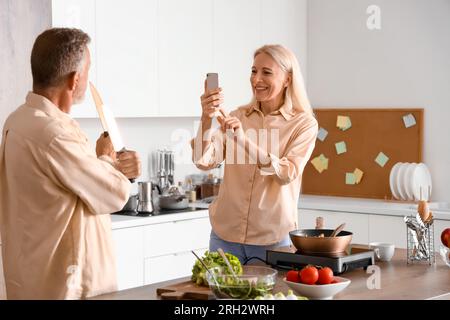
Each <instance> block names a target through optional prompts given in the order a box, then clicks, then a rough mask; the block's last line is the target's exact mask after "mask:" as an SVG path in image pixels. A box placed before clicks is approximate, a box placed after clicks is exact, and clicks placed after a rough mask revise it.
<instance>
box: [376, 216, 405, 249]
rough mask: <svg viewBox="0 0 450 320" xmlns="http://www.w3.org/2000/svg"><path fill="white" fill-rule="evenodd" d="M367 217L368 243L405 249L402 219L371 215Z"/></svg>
mask: <svg viewBox="0 0 450 320" xmlns="http://www.w3.org/2000/svg"><path fill="white" fill-rule="evenodd" d="M368 216H369V240H370V242H387V243H393V244H394V245H395V247H396V248H406V224H405V222H404V221H403V217H396V216H385V215H376V214H371V215H368Z"/></svg>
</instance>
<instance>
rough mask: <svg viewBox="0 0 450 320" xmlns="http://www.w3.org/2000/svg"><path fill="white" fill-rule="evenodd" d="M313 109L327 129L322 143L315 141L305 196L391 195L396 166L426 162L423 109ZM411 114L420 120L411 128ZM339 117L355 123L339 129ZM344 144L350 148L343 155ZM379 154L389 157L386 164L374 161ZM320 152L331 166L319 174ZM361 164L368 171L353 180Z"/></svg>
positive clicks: (384, 197)
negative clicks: (316, 163) (350, 181)
mask: <svg viewBox="0 0 450 320" xmlns="http://www.w3.org/2000/svg"><path fill="white" fill-rule="evenodd" d="M314 113H315V115H316V118H317V121H318V122H319V128H324V129H325V130H326V131H327V132H328V133H327V135H326V137H325V139H324V140H323V141H321V140H319V139H317V141H316V147H315V149H314V151H313V154H312V156H311V159H310V161H309V162H308V164H307V165H306V167H305V171H304V173H303V181H302V194H312V195H327V196H344V197H359V198H376V199H392V193H391V190H390V185H389V175H390V172H391V169H392V167H393V166H394V165H395V164H396V163H397V162H421V161H422V141H423V109H417V108H416V109H315V110H314ZM408 115H412V116H413V117H414V120H415V124H413V125H408V127H407V125H406V123H405V122H404V121H405V120H404V117H405V116H408ZM338 116H341V117H342V116H343V117H348V118H349V119H350V120H351V127H350V128H348V129H345V130H342V128H338V127H337V118H338ZM409 117H410V116H409ZM339 142H344V143H345V147H346V151H345V152H343V153H340V154H338V151H339V152H342V149H341V150H338V149H339V148H336V143H339ZM380 152H382V153H383V154H384V155H385V156H386V157H387V158H388V160H387V162H385V164H384V166H383V167H382V166H380V165H379V164H378V163H377V162H376V161H375V159H377V157H378V155H379V154H380ZM321 155H323V156H324V157H325V158H326V159H328V167H327V169H325V170H323V171H322V172H321V173H319V171H318V170H317V168H316V167H315V166H314V165H313V164H312V162H311V161H312V160H313V159H314V158H316V157H319V156H321ZM385 160H386V158H385ZM356 168H358V169H359V170H361V171H362V172H363V175H362V178H361V179H360V181H359V183H354V184H348V183H347V182H348V181H347V177H348V175H347V174H348V173H352V172H354V171H355V169H356Z"/></svg>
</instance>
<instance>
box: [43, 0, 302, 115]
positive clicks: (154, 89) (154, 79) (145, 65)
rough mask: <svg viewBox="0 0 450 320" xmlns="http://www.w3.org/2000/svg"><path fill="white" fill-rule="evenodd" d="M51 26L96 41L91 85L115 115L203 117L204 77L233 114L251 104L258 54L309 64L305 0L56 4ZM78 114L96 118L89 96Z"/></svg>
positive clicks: (58, 0) (71, 0) (78, 0)
mask: <svg viewBox="0 0 450 320" xmlns="http://www.w3.org/2000/svg"><path fill="white" fill-rule="evenodd" d="M52 6H53V7H52V9H53V25H54V26H67V27H79V28H81V29H83V30H85V31H87V32H88V33H89V34H90V35H91V37H92V43H91V46H90V48H91V55H92V67H91V73H90V80H91V81H92V82H94V84H96V86H97V88H98V89H99V91H100V94H101V95H102V98H103V100H104V102H105V104H106V105H108V106H110V107H111V109H112V111H113V113H114V115H115V116H116V117H153V116H159V117H177V116H178V117H184V116H188V117H198V116H199V115H200V113H201V107H200V95H201V94H202V92H203V81H204V79H205V75H206V73H207V72H218V73H219V75H220V76H219V84H220V86H221V87H223V88H224V94H225V103H224V107H225V108H226V109H228V110H232V109H235V108H236V107H238V106H241V105H243V104H246V103H248V102H249V101H250V99H251V96H252V90H251V86H250V74H251V66H252V62H253V53H254V51H255V50H256V49H257V48H258V47H260V46H261V45H263V44H266V43H281V44H284V45H286V46H287V47H289V48H291V49H292V50H293V51H294V53H295V54H296V55H297V57H298V58H299V60H300V63H301V65H302V67H303V72H304V73H305V67H306V0H280V1H276V0H247V1H239V0H194V1H182V0H130V1H125V2H124V1H119V0H53V1H52ZM72 115H73V116H74V117H79V118H96V117H97V115H96V111H95V106H94V103H93V101H92V97H91V94H90V92H89V91H88V92H87V94H86V100H85V102H84V103H83V104H82V105H80V106H75V107H74V108H73V111H72Z"/></svg>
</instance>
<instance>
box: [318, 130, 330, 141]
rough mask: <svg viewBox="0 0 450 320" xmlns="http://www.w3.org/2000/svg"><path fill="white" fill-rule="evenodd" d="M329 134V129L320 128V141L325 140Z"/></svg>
mask: <svg viewBox="0 0 450 320" xmlns="http://www.w3.org/2000/svg"><path fill="white" fill-rule="evenodd" d="M327 135H328V131H327V130H325V129H324V128H320V129H319V132H318V133H317V139H319V140H320V141H322V142H323V141H325V139H326V137H327Z"/></svg>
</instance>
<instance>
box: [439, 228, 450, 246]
mask: <svg viewBox="0 0 450 320" xmlns="http://www.w3.org/2000/svg"><path fill="white" fill-rule="evenodd" d="M441 242H442V244H443V245H444V246H446V247H448V248H450V228H447V229H445V230H444V231H442V233H441Z"/></svg>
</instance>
